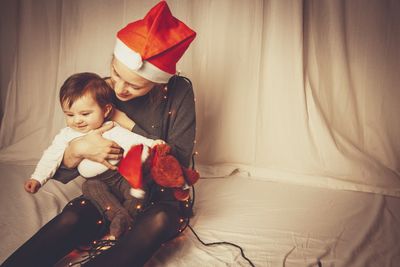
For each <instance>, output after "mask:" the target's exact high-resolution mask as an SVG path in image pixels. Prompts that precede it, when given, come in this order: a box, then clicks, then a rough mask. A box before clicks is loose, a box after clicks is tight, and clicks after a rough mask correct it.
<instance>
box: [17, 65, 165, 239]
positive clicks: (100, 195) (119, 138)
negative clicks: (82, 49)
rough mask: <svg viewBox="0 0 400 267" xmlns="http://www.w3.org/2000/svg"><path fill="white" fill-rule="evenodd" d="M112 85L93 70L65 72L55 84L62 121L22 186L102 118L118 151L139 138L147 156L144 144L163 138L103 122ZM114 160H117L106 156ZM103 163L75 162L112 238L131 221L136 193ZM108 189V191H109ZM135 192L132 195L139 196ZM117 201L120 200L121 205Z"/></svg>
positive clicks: (43, 173) (45, 175)
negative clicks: (62, 125) (68, 74)
mask: <svg viewBox="0 0 400 267" xmlns="http://www.w3.org/2000/svg"><path fill="white" fill-rule="evenodd" d="M113 94H114V92H113V90H112V89H111V88H110V87H109V86H108V85H107V83H106V82H105V81H104V80H103V79H102V78H101V77H100V76H98V75H97V74H94V73H78V74H74V75H72V76H71V77H69V78H68V79H67V80H66V81H65V82H64V84H63V85H62V87H61V90H60V103H61V106H62V109H63V112H64V114H65V120H66V124H67V127H65V128H63V129H61V131H60V133H59V134H58V135H57V136H56V137H55V138H54V140H53V142H52V144H51V145H50V146H49V147H48V148H47V149H46V150H45V151H44V153H43V156H42V157H41V159H40V161H39V163H38V164H37V166H36V169H35V171H34V173H33V174H32V175H31V178H30V179H28V180H27V181H26V182H25V185H24V187H25V190H26V191H27V192H29V193H36V192H37V191H38V190H39V189H40V187H41V186H43V185H44V184H45V183H46V182H47V181H48V180H49V179H50V178H51V177H53V175H54V173H55V172H56V170H57V169H58V167H59V166H60V164H61V162H62V160H63V155H64V151H65V149H66V147H67V146H68V143H69V142H70V141H71V140H73V139H75V138H77V137H80V136H83V135H85V134H87V133H89V132H90V131H92V130H95V129H98V128H99V127H101V126H102V125H103V124H104V123H114V124H115V126H114V127H113V128H112V129H110V130H108V131H106V132H105V133H104V134H103V137H104V138H107V139H110V140H112V141H114V142H116V143H117V144H118V145H119V146H121V147H122V148H123V149H124V155H125V154H126V153H127V152H128V151H129V149H130V148H131V147H132V146H133V145H137V144H143V145H144V149H143V153H142V162H144V161H145V160H146V158H147V157H148V153H149V152H148V150H149V149H148V148H149V147H153V146H155V145H156V144H161V143H164V141H162V140H152V139H148V138H145V137H143V136H140V135H138V134H135V133H133V132H131V131H129V130H127V129H125V128H122V127H121V126H119V125H118V124H117V123H115V122H111V121H108V122H105V121H107V119H108V118H110V117H111V114H112V112H113V105H112V100H113ZM109 162H110V163H111V164H113V165H116V164H117V163H118V161H116V160H114V161H111V160H110V161H109ZM107 170H108V168H107V167H106V166H105V165H103V164H100V163H98V162H94V161H91V160H88V159H84V160H82V161H81V162H80V164H79V165H78V171H79V173H80V175H81V176H83V177H84V178H86V181H85V182H84V183H83V184H82V191H83V195H84V196H85V197H87V198H89V199H91V200H93V201H94V202H95V204H97V205H98V206H99V207H100V208H101V209H103V210H104V211H105V215H106V217H107V219H108V220H109V221H110V222H111V224H110V234H111V236H112V237H114V238H118V237H119V236H120V235H121V234H123V233H124V232H125V231H126V230H127V229H128V228H129V226H130V225H131V223H132V218H131V216H130V214H131V215H133V214H134V213H135V209H136V206H137V205H138V203H140V200H139V199H136V198H134V197H133V196H132V195H131V193H132V189H131V186H130V185H129V184H128V182H127V181H126V180H125V179H124V178H123V177H122V176H121V175H120V174H119V173H118V172H115V171H114V172H111V171H110V172H106V171H107ZM111 192H113V193H111ZM140 193H143V192H139V194H138V195H137V196H138V197H140V198H141V197H143V196H141V194H140ZM121 202H123V206H122V205H121Z"/></svg>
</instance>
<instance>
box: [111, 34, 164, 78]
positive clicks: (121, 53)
mask: <svg viewBox="0 0 400 267" xmlns="http://www.w3.org/2000/svg"><path fill="white" fill-rule="evenodd" d="M114 56H115V58H116V59H118V60H119V61H120V62H121V63H122V64H124V65H125V66H126V67H128V68H129V69H130V70H132V71H134V72H135V73H137V74H138V75H140V76H142V77H143V78H145V79H147V80H150V81H152V82H155V83H167V82H168V80H169V78H171V77H172V74H170V73H168V72H165V71H163V70H161V69H159V68H157V67H156V66H154V65H153V64H151V63H150V62H148V61H142V57H141V55H140V54H139V53H137V52H135V51H133V50H132V49H130V48H129V47H128V46H127V45H126V44H124V43H123V42H122V41H121V40H120V39H118V38H117V41H116V44H115V48H114Z"/></svg>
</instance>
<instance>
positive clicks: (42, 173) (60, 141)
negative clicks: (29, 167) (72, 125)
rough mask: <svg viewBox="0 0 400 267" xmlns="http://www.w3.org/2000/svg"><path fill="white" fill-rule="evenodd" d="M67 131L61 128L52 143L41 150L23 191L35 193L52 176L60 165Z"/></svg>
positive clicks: (66, 141)
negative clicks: (40, 155)
mask: <svg viewBox="0 0 400 267" xmlns="http://www.w3.org/2000/svg"><path fill="white" fill-rule="evenodd" d="M67 131H68V130H67V128H64V129H62V130H61V131H60V133H59V134H57V136H56V137H55V138H54V140H53V142H52V144H51V145H50V146H49V147H48V148H47V149H46V150H45V151H44V152H43V155H42V157H41V158H40V160H39V163H38V164H37V166H36V169H35V171H34V173H33V174H32V175H31V177H30V179H28V180H27V181H26V182H25V184H24V188H25V191H27V192H28V193H32V194H34V193H36V192H37V191H38V190H39V188H40V187H41V186H43V185H44V184H45V183H46V182H47V181H48V180H49V179H50V178H51V177H53V175H54V173H55V172H56V170H57V168H58V167H59V166H60V164H61V161H62V159H63V154H64V150H65V148H66V147H67V144H68V140H67V138H66V136H67Z"/></svg>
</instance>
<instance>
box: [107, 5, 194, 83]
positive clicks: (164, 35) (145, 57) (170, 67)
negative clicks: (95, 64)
mask: <svg viewBox="0 0 400 267" xmlns="http://www.w3.org/2000/svg"><path fill="white" fill-rule="evenodd" d="M195 37H196V33H195V32H194V31H193V30H192V29H190V28H189V27H188V26H186V25H185V24H184V23H183V22H182V21H180V20H178V19H177V18H175V17H174V16H172V13H171V11H170V9H169V7H168V5H167V3H166V2H165V1H161V2H160V3H158V4H157V5H156V6H154V7H153V8H152V9H151V10H150V11H149V12H148V13H147V15H146V16H145V17H144V18H143V19H141V20H138V21H134V22H132V23H130V24H128V25H127V26H126V27H125V28H123V29H122V30H120V31H119V32H118V33H117V42H116V45H115V49H114V56H115V57H116V58H117V59H118V60H119V61H120V62H121V63H123V64H124V65H125V66H127V67H128V68H129V69H131V70H133V71H134V72H136V73H137V74H139V75H140V76H142V77H144V78H146V79H148V80H150V81H152V82H156V83H167V82H168V80H169V78H171V76H173V75H174V74H175V73H176V63H177V62H178V61H179V59H180V58H181V57H182V55H183V54H184V53H185V51H186V49H187V48H188V47H189V45H190V43H191V42H192V41H193V39H194V38H195Z"/></svg>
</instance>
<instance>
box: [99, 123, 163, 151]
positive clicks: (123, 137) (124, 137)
mask: <svg viewBox="0 0 400 267" xmlns="http://www.w3.org/2000/svg"><path fill="white" fill-rule="evenodd" d="M103 136H104V137H105V138H108V139H110V140H113V141H115V142H116V143H118V145H120V146H121V147H122V148H123V149H124V154H126V153H127V152H128V151H129V149H130V148H131V147H132V146H134V145H139V144H144V145H146V146H148V147H153V146H155V145H157V144H161V143H164V141H163V140H161V139H156V140H153V139H150V138H146V137H144V136H142V135H139V134H136V133H133V132H131V131H129V130H127V129H125V128H123V127H121V126H119V125H116V126H115V127H114V128H113V129H111V130H110V131H108V132H106V133H104V135H103Z"/></svg>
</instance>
